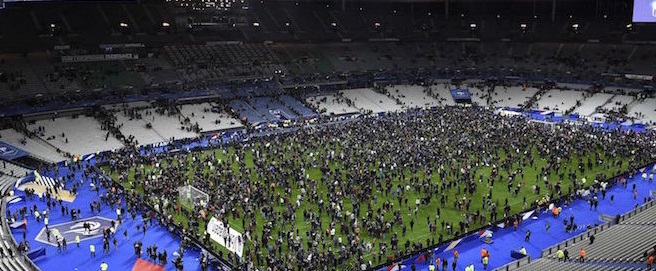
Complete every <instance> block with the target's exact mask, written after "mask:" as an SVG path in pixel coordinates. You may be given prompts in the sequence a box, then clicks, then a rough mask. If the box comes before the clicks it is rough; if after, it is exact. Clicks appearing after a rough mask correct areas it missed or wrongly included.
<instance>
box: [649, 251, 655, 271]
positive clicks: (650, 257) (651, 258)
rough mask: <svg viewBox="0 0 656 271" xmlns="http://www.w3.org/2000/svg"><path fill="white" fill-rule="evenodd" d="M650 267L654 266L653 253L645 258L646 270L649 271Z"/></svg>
mask: <svg viewBox="0 0 656 271" xmlns="http://www.w3.org/2000/svg"><path fill="white" fill-rule="evenodd" d="M652 265H654V253H651V254H650V255H649V257H647V268H648V269H649V270H651V267H652Z"/></svg>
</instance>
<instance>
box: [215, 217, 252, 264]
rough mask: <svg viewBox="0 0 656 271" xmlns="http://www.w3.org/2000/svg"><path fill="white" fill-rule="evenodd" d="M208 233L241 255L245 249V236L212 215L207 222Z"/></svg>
mask: <svg viewBox="0 0 656 271" xmlns="http://www.w3.org/2000/svg"><path fill="white" fill-rule="evenodd" d="M207 233H209V234H210V238H212V240H214V241H216V242H217V243H219V244H221V245H222V246H224V247H225V248H227V249H228V250H230V251H231V252H234V253H236V254H237V256H239V257H241V255H242V253H243V250H244V237H243V236H242V234H241V233H240V232H238V231H236V230H235V229H233V228H230V227H227V228H226V227H225V225H223V222H221V221H220V220H218V219H216V218H214V217H212V218H211V219H210V222H209V223H207Z"/></svg>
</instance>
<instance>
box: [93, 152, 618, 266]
mask: <svg viewBox="0 0 656 271" xmlns="http://www.w3.org/2000/svg"><path fill="white" fill-rule="evenodd" d="M258 144H259V143H258ZM314 148H316V149H315V150H314V151H315V152H323V151H326V150H327V147H326V146H316V147H314ZM311 151H312V150H311ZM225 152H226V154H223V150H222V149H217V150H209V151H204V152H202V155H203V156H208V155H212V156H216V158H217V160H218V161H217V163H219V161H220V163H231V166H232V169H233V171H234V172H237V171H238V170H239V163H238V162H236V161H235V160H234V159H233V157H234V156H235V152H236V151H235V149H234V148H233V147H230V148H228V149H226V150H225ZM294 155H295V154H293V153H285V154H284V155H283V158H282V159H294ZM529 155H532V156H533V158H535V162H534V164H533V166H525V167H521V165H520V163H519V162H515V163H514V164H513V165H512V170H511V171H514V170H517V169H520V167H521V169H522V170H523V172H524V175H523V176H524V178H523V179H524V180H525V184H524V186H523V187H522V188H521V190H520V192H519V195H518V196H516V197H515V196H512V195H511V194H510V193H509V192H508V189H507V186H506V184H505V182H501V183H498V184H496V185H495V186H494V187H493V188H491V189H492V191H493V198H492V200H493V202H496V203H497V206H498V212H499V213H500V214H499V218H501V217H502V212H503V203H504V200H505V199H506V198H507V199H508V203H509V205H510V207H511V213H517V212H519V211H521V210H522V209H523V207H524V206H523V197H524V196H525V197H526V200H527V202H528V203H529V206H530V204H531V203H532V202H534V201H536V200H538V199H540V198H542V197H543V196H544V195H545V194H546V193H547V192H548V190H547V188H546V187H545V185H544V183H543V182H542V180H539V181H538V180H537V179H536V176H537V175H538V173H539V169H540V168H542V167H543V166H545V165H546V164H547V161H546V160H544V159H542V158H540V157H539V156H538V153H537V150H536V149H534V150H533V152H532V153H529ZM187 157H189V160H188V161H187V162H186V163H185V164H188V165H192V166H189V167H188V172H187V174H188V176H189V177H190V176H192V175H193V172H194V171H199V170H202V171H203V173H205V174H212V173H211V172H210V169H209V167H207V166H201V165H194V164H192V163H191V162H192V161H191V156H187ZM498 157H499V158H500V160H503V159H505V158H506V157H507V156H506V153H505V152H504V151H503V150H499V153H498ZM579 158H580V157H569V159H563V160H562V161H561V167H560V170H561V171H564V172H569V171H570V170H571V171H574V172H576V173H577V179H579V180H580V179H581V178H582V177H585V178H586V179H587V180H589V181H588V184H591V183H592V180H594V179H595V176H596V175H597V174H605V176H607V177H610V176H612V175H615V174H618V173H619V172H622V171H624V170H626V169H627V167H628V161H627V160H626V159H623V158H618V159H620V160H619V161H618V160H612V158H610V157H604V156H603V155H602V158H603V159H604V160H605V161H606V163H604V164H603V165H597V164H596V163H592V164H593V167H592V168H591V169H587V168H586V170H585V172H586V174H585V175H584V176H583V175H581V174H580V172H579V171H578V170H577V169H578V166H579V165H578V161H579ZM582 158H583V161H584V162H586V161H587V159H588V158H586V157H582ZM274 159H280V157H278V158H274ZM592 159H593V158H592ZM296 160H299V159H296ZM514 160H516V161H519V160H521V159H514ZM173 161H174V164H175V163H178V162H179V161H178V160H173ZM243 162H244V164H245V166H246V167H247V168H250V169H253V168H254V162H253V153H252V151H251V150H250V149H248V150H245V160H244V161H243ZM619 163H621V166H620V167H618V166H617V165H618V164H619ZM294 164H295V166H297V167H299V166H300V163H299V162H298V161H297V162H295V163H294ZM169 166H171V165H167V164H166V163H163V164H161V167H162V168H163V169H164V170H166V168H167V167H169ZM330 167H331V168H333V169H334V168H343V167H344V165H343V164H341V163H338V162H335V163H331V164H330ZM371 167H372V168H377V165H376V163H372V165H371ZM144 168H145V170H146V172H150V171H151V170H152V167H151V166H150V165H144ZM103 170H105V172H109V168H108V167H105V168H103ZM305 170H306V173H307V174H309V176H310V179H312V180H317V181H319V187H318V192H319V193H318V194H319V195H320V197H323V198H324V200H325V199H326V198H325V197H326V192H327V191H326V190H327V189H328V188H327V186H326V184H323V183H321V182H320V180H321V177H322V172H321V170H320V169H319V168H315V167H310V168H305ZM473 170H475V172H476V174H475V175H474V176H477V177H478V176H480V175H483V176H484V178H483V182H482V183H477V185H478V189H477V190H476V192H475V193H474V194H471V195H469V194H468V195H467V197H468V198H470V199H472V201H471V213H473V212H474V210H477V209H482V214H484V215H485V216H486V217H489V212H488V211H487V210H486V209H485V208H481V205H482V204H483V202H482V198H483V197H484V196H485V195H486V194H487V193H488V191H489V190H490V188H489V186H488V185H487V184H486V181H485V180H486V179H487V177H488V176H489V175H490V174H491V167H485V166H481V167H477V168H474V169H473ZM406 171H407V174H406V176H407V177H408V179H407V180H400V179H398V178H396V179H393V180H392V184H393V187H396V185H397V184H400V185H402V186H406V185H411V182H410V181H409V178H410V177H411V176H413V174H416V175H417V176H418V177H419V178H422V177H424V176H423V174H424V173H423V172H410V171H409V170H406ZM255 172H256V171H255V170H251V173H252V175H251V180H252V181H259V180H260V178H258V177H257V176H256V173H255ZM434 172H437V170H435V171H434ZM134 173H135V169H134V168H132V169H130V171H129V172H128V173H127V176H128V178H127V181H125V182H124V183H122V185H123V186H124V187H125V188H127V189H136V191H138V192H141V193H143V184H142V183H141V182H139V181H136V182H135V178H134ZM500 174H502V176H508V175H507V174H506V171H505V170H500ZM111 177H112V178H114V179H115V180H118V177H119V175H118V173H116V172H114V173H113V174H111ZM476 179H477V180H478V178H476ZM430 180H431V182H433V183H439V182H440V180H439V176H438V175H437V174H436V173H435V174H433V175H432V176H430ZM548 180H549V181H550V183H552V184H555V183H556V182H557V181H558V175H557V173H556V172H553V173H552V174H551V175H550V176H548ZM181 185H182V184H181ZM533 185H537V186H540V187H541V189H542V191H541V193H540V194H541V195H536V194H534V193H533V192H532V189H531V187H532V186H533ZM571 186H572V184H571V181H567V180H563V193H567V192H568V189H569V188H570V187H571ZM275 192H277V193H281V194H284V193H285V192H284V191H283V190H282V188H280V187H277V188H276V191H275ZM445 192H446V194H447V195H448V201H447V203H446V204H445V206H444V208H441V217H440V220H444V221H446V222H452V223H453V224H454V225H458V222H459V221H461V220H462V218H463V211H461V210H458V209H455V208H453V200H454V199H455V198H456V197H458V198H461V197H462V196H463V195H464V194H462V193H461V194H459V195H457V190H456V189H449V190H446V191H445ZM299 193H300V189H299V188H298V187H297V186H295V184H294V183H293V182H292V191H291V195H288V196H289V198H292V199H294V198H295V197H296V196H297V195H298V194H299ZM422 194H423V193H421V192H417V191H415V189H414V188H411V189H410V190H409V191H407V192H406V193H405V195H404V198H407V199H408V205H411V206H413V207H414V202H415V199H417V198H419V197H421V195H422ZM372 199H375V200H371V201H370V202H367V203H361V204H360V206H366V205H367V204H371V205H372V207H373V210H376V209H378V208H380V207H381V206H382V205H383V203H384V202H385V201H386V200H389V201H390V202H394V203H395V204H396V202H397V200H396V198H392V196H385V194H384V192H383V191H376V192H375V193H374V195H373V197H372ZM271 204H272V205H273V207H274V210H276V211H284V210H286V209H288V208H289V207H288V206H287V205H285V204H280V203H279V202H277V201H274V202H272V203H271ZM343 205H344V211H352V210H353V209H352V208H353V207H352V202H351V200H350V199H349V198H344V204H343ZM240 207H241V206H239V207H237V208H240ZM187 208H189V207H187ZM437 208H440V203H439V200H437V199H433V200H431V201H430V204H428V205H421V207H420V208H419V210H418V213H417V215H416V216H415V215H414V214H413V213H412V212H409V211H408V210H407V209H406V206H403V209H402V211H401V213H402V217H403V224H404V225H405V226H406V227H407V233H406V234H405V235H403V234H402V230H401V229H402V226H401V223H397V224H395V225H392V227H393V230H392V232H396V233H398V236H399V242H398V243H399V244H400V247H403V245H404V244H405V243H406V241H410V242H416V243H422V244H423V245H424V246H426V245H434V244H435V242H437V240H438V235H439V234H442V235H443V237H444V240H448V239H449V238H450V237H453V236H452V235H447V234H446V233H445V232H443V231H442V229H441V227H440V226H438V227H437V233H430V232H429V228H428V227H429V226H428V224H427V222H426V218H427V217H430V219H431V220H433V219H434V218H435V217H436V209H437ZM318 209H319V207H318V204H317V203H316V202H307V201H305V202H304V203H303V204H302V206H301V207H300V208H298V210H297V211H296V220H295V222H294V223H290V224H285V225H283V224H282V223H278V222H276V225H275V226H274V227H273V228H274V229H273V231H274V232H273V234H272V236H277V233H278V232H289V231H297V230H298V232H299V234H300V235H301V236H305V234H304V233H305V232H306V231H308V230H310V225H309V223H308V222H306V221H305V220H304V219H303V215H302V213H303V210H315V211H318ZM361 209H364V211H366V208H361ZM169 211H173V207H170V209H169ZM188 211H190V212H192V211H193V210H188ZM361 216H363V215H362V214H361ZM385 216H386V219H391V218H392V217H393V215H392V212H388V213H386V214H385ZM174 217H175V220H176V221H177V222H178V223H181V224H182V225H183V226H185V227H188V221H187V217H186V216H185V215H183V214H182V213H175V214H174ZM241 219H243V216H242V218H237V219H235V218H233V217H230V220H229V223H230V226H231V227H232V228H234V229H236V230H238V231H240V232H242V233H243V232H244V229H243V227H242V225H243V224H244V223H242V220H241ZM321 219H322V222H323V223H322V226H323V227H324V228H325V225H328V223H329V222H330V217H328V216H327V215H326V214H325V212H324V216H323V217H322V218H321ZM207 220H209V217H208V218H207ZM256 220H257V221H256V227H255V231H254V234H255V235H256V236H260V235H261V232H262V229H263V225H264V224H265V222H266V221H267V218H264V217H262V213H261V212H256ZM411 220H414V222H415V224H414V227H413V229H412V230H410V221H411ZM488 222H489V221H488ZM205 223H206V221H201V222H200V225H199V227H198V229H192V230H197V231H198V232H204V229H205ZM245 224H246V225H248V221H247V222H246V223H245ZM337 225H338V227H339V223H337ZM438 225H439V224H438ZM480 226H482V225H480V224H478V221H476V222H475V223H474V224H471V225H470V227H469V230H473V229H475V228H478V227H480ZM455 228H457V226H456V227H455ZM339 232H340V231H339V230H338V231H337V233H338V235H340V233H339ZM341 237H342V238H343V239H344V240H347V236H344V235H342V236H341ZM360 238H361V239H362V240H364V241H365V242H371V243H372V244H373V249H372V250H371V251H369V252H368V253H367V254H366V255H365V260H370V261H372V262H373V263H374V264H380V263H381V260H379V258H378V254H379V251H378V249H379V246H378V243H379V242H381V241H382V242H387V243H389V242H390V238H391V234H387V235H386V236H385V239H384V240H380V239H377V238H375V237H374V236H371V235H370V234H369V233H368V232H367V231H366V230H363V231H362V233H361V235H360ZM427 242H428V244H427ZM302 243H303V246H306V243H305V242H302ZM252 246H253V243H252V242H250V241H249V242H247V243H246V247H250V248H253V247H252ZM217 247H219V248H218V249H219V250H220V251H222V252H223V253H224V255H225V254H226V253H228V251H227V250H226V249H225V248H223V247H220V246H219V245H218V244H217ZM285 250H286V246H285ZM263 252H264V253H265V254H266V253H267V251H266V249H264V250H263ZM385 260H386V259H385V257H382V261H385ZM351 261H354V260H351ZM347 264H353V263H347ZM347 268H348V267H344V269H347Z"/></svg>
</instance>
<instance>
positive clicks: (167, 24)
mask: <svg viewBox="0 0 656 271" xmlns="http://www.w3.org/2000/svg"><path fill="white" fill-rule="evenodd" d="M162 26H163V27H169V26H171V24H169V23H168V22H163V23H162Z"/></svg>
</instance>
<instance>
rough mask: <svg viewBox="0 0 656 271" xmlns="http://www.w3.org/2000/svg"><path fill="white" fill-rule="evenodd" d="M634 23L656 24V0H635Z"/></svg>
mask: <svg viewBox="0 0 656 271" xmlns="http://www.w3.org/2000/svg"><path fill="white" fill-rule="evenodd" d="M633 21H634V22H636V23H656V0H634V1H633Z"/></svg>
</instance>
